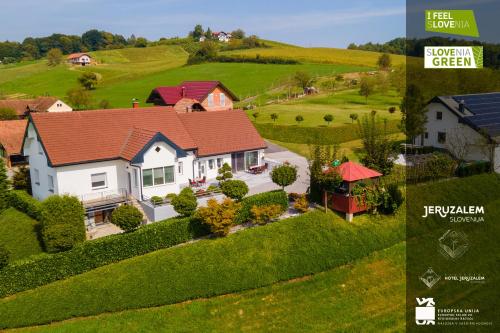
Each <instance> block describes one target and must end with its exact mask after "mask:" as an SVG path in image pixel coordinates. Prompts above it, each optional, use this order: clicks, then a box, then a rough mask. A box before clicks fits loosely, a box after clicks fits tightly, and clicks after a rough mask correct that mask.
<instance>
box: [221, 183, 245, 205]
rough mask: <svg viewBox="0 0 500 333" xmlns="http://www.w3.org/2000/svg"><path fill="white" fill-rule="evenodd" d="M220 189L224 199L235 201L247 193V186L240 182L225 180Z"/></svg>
mask: <svg viewBox="0 0 500 333" xmlns="http://www.w3.org/2000/svg"><path fill="white" fill-rule="evenodd" d="M220 187H221V190H222V193H224V195H225V196H226V197H229V198H231V199H233V200H237V201H240V200H241V199H243V197H244V196H245V195H246V194H247V193H248V185H247V184H246V183H245V182H244V181H242V180H227V181H225V182H223V183H221V186H220Z"/></svg>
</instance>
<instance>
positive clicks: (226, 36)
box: [212, 31, 232, 43]
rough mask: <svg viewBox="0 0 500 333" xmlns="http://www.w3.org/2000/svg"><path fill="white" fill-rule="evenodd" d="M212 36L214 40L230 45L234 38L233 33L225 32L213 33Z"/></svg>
mask: <svg viewBox="0 0 500 333" xmlns="http://www.w3.org/2000/svg"><path fill="white" fill-rule="evenodd" d="M212 36H213V38H214V39H218V40H219V42H223V43H228V42H229V41H230V40H231V38H232V35H231V33H229V32H224V31H218V32H212Z"/></svg>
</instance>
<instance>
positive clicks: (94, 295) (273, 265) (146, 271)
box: [0, 211, 405, 328]
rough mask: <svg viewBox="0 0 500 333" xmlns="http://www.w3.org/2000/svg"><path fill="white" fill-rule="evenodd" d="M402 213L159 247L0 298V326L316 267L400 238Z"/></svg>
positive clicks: (307, 222)
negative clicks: (68, 277)
mask: <svg viewBox="0 0 500 333" xmlns="http://www.w3.org/2000/svg"><path fill="white" fill-rule="evenodd" d="M403 218H404V214H400V215H399V216H396V217H390V218H384V219H381V220H380V221H372V222H367V223H359V224H358V223H354V224H353V223H346V222H345V221H343V220H342V219H341V218H340V217H337V216H336V215H335V214H333V213H329V214H325V213H323V212H321V211H316V212H311V213H307V214H303V215H301V216H298V217H294V218H290V219H286V220H281V221H280V222H276V223H272V224H269V225H266V226H263V227H259V228H252V229H248V230H245V231H242V232H238V233H235V234H233V235H230V236H229V237H225V238H219V239H209V240H202V241H199V242H196V243H193V244H189V245H186V246H179V247H175V248H171V249H166V250H160V251H157V252H154V253H151V254H148V255H145V256H141V257H136V258H132V259H129V260H125V261H122V262H119V263H116V264H113V265H110V266H106V267H102V268H99V269H96V270H94V271H91V272H88V273H85V274H82V275H79V276H75V277H74V278H72V279H70V280H67V281H59V282H56V283H53V284H50V285H47V286H44V287H41V288H38V289H35V290H33V291H31V292H29V293H21V294H18V295H16V297H12V298H6V299H3V300H0V328H7V327H17V326H28V325H35V324H44V323H49V322H51V321H57V320H64V319H68V318H71V317H79V316H90V315H97V314H100V313H104V312H113V311H122V310H126V309H136V308H143V307H151V306H159V305H163V304H173V303H178V302H182V301H186V300H189V299H195V298H203V297H212V296H215V295H221V294H227V293H232V292H239V291H242V290H247V289H253V288H258V287H262V286H266V285H270V284H273V283H276V282H278V281H283V280H289V279H293V278H297V277H301V276H304V275H308V274H313V273H317V272H322V271H325V270H328V269H332V268H334V267H338V266H340V265H345V264H346V263H349V262H352V261H354V260H356V259H359V258H362V257H364V256H367V255H369V254H370V253H372V252H373V251H376V250H381V249H384V248H387V247H390V246H392V245H394V244H396V243H399V242H400V241H402V240H404V238H405V226H404V223H403Z"/></svg>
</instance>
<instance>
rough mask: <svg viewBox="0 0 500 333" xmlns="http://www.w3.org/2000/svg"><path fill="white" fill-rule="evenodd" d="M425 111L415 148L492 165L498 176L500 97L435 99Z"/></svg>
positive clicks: (464, 96) (493, 95) (484, 95)
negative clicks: (423, 124) (439, 151)
mask: <svg viewBox="0 0 500 333" xmlns="http://www.w3.org/2000/svg"><path fill="white" fill-rule="evenodd" d="M426 110H427V113H426V114H427V123H426V126H425V128H426V130H425V133H424V135H421V136H419V137H418V138H417V139H416V143H417V144H420V145H422V146H432V147H435V148H440V149H446V150H448V151H450V152H451V153H452V154H453V155H455V156H456V157H458V158H460V159H464V160H467V161H477V160H483V161H490V162H493V166H494V168H495V171H497V172H500V93H488V94H471V95H460V96H437V97H435V98H433V99H432V100H431V101H430V102H429V103H428V105H427V106H426Z"/></svg>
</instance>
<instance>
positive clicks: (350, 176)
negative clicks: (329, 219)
mask: <svg viewBox="0 0 500 333" xmlns="http://www.w3.org/2000/svg"><path fill="white" fill-rule="evenodd" d="M326 172H337V173H338V174H339V175H340V176H341V177H342V181H343V183H342V186H341V187H340V188H339V189H338V190H339V191H335V192H334V193H332V195H331V196H330V198H328V193H327V192H326V191H325V192H324V193H323V196H324V197H323V198H324V201H325V202H326V205H328V206H330V207H331V208H332V209H333V210H336V211H340V212H344V213H346V220H347V221H349V222H350V221H352V218H353V216H354V213H359V212H364V211H366V209H367V207H366V204H364V203H360V202H358V200H356V198H355V197H354V196H353V195H352V190H353V188H354V186H355V185H356V183H358V182H360V181H364V180H368V179H372V180H377V179H378V178H379V177H380V176H382V174H381V173H379V172H377V171H375V170H372V169H369V168H367V167H365V166H362V165H360V164H358V163H354V162H345V163H342V164H341V165H339V166H338V167H332V168H330V169H328V171H326ZM326 205H325V206H326Z"/></svg>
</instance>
